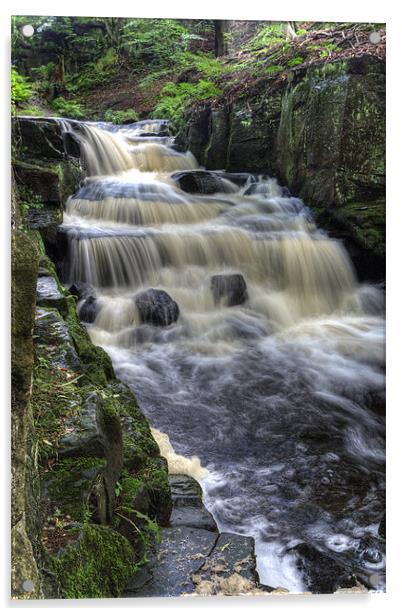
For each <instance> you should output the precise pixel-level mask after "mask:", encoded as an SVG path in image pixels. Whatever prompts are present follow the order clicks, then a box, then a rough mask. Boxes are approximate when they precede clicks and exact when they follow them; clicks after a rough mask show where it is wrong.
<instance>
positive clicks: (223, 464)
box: [61, 120, 384, 591]
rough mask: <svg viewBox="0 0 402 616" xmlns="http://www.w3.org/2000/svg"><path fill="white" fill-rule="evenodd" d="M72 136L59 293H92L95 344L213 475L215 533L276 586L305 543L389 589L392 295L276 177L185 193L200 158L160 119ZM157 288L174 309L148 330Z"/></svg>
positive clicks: (156, 420)
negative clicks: (387, 423) (386, 404)
mask: <svg viewBox="0 0 402 616" xmlns="http://www.w3.org/2000/svg"><path fill="white" fill-rule="evenodd" d="M66 130H73V131H74V133H75V135H76V136H77V138H78V139H79V141H80V143H81V154H82V158H83V163H84V165H85V168H86V169H87V170H88V177H87V178H86V180H85V181H84V182H83V183H82V185H81V187H80V188H79V190H78V191H77V192H76V194H74V195H72V196H70V197H69V199H68V200H67V203H66V208H65V215H64V222H63V226H62V229H61V230H62V232H64V233H65V234H66V236H67V243H68V251H67V256H66V262H65V264H64V272H65V280H64V283H65V284H66V285H67V286H69V285H71V284H73V283H76V284H77V283H82V284H85V285H87V286H88V288H89V289H91V297H92V298H94V299H93V300H91V301H95V302H96V316H95V318H94V321H93V322H92V323H90V324H87V327H88V331H89V333H90V336H91V338H92V340H93V341H94V343H95V344H99V345H101V346H103V347H104V348H105V349H106V350H107V352H108V353H109V354H110V356H111V358H112V360H113V363H114V366H115V369H116V372H117V373H118V375H119V377H120V378H121V379H122V380H124V381H125V382H127V383H128V384H129V385H130V386H131V387H132V388H133V390H134V392H135V393H136V395H137V396H138V398H139V401H140V403H141V406H142V408H143V410H144V413H145V414H146V415H147V416H148V418H149V420H150V422H151V424H152V426H153V428H154V429H155V431H156V432H155V434H161V433H163V435H165V438H166V439H167V440H168V441H169V446H170V443H171V446H173V447H174V451H175V452H176V453H177V455H178V456H179V458H180V456H184V457H185V458H186V459H196V460H197V464H199V465H200V468H201V467H202V468H203V479H202V482H203V487H204V490H205V494H206V500H207V504H208V506H209V508H210V509H211V511H212V512H213V514H214V516H215V518H216V520H217V522H218V524H219V528H220V530H221V531H232V532H237V533H242V534H251V535H253V536H254V537H255V539H256V546H257V555H258V566H259V571H260V576H261V579H262V581H263V582H264V583H266V584H272V585H282V586H286V585H292V588H291V590H295V591H296V590H297V591H299V590H302V588H303V585H302V582H301V578H300V576H299V574H298V572H297V567H296V560H295V556H294V553H293V552H292V549H293V547H294V546H295V545H297V544H298V543H302V542H306V543H308V544H309V545H312V546H314V547H315V548H316V549H318V550H320V551H323V552H324V553H327V554H329V555H331V556H334V557H336V559H337V560H338V561H339V562H341V563H343V564H344V566H346V567H348V566H351V567H353V569H354V570H355V571H357V572H358V573H359V575H360V576H361V579H365V580H366V579H367V580H369V581H368V582H367V583H368V584H371V586H372V587H373V588H379V587H381V584H382V575H383V569H381V567H380V568H379V567H378V566H377V565H376V566H377V568H376V570H375V571H374V569H373V570H371V568H370V567H371V565H370V563H369V562H367V559H366V560H365V558H364V557H363V556H362V554H364V553H365V552H364V549H366V548H364V546H366V547H367V546H369V547H373V549H374V548H375V549H377V550H379V551H380V552H381V553H382V551H383V544H382V543H381V540H380V539H379V537H378V532H377V530H378V521H379V519H380V518H381V515H382V510H383V506H384V476H383V470H384V469H383V465H384V458H383V453H382V452H383V439H384V425H383V419H382V417H380V415H379V414H378V409H379V408H380V407H381V405H382V404H383V396H384V374H383V363H384V348H383V328H384V319H383V296H382V292H381V290H379V289H377V288H375V287H373V286H369V285H364V286H363V285H360V284H359V282H358V280H357V278H356V275H355V272H354V269H353V266H352V263H351V261H350V259H349V256H348V254H347V252H346V251H345V249H344V247H343V246H342V244H341V243H340V242H338V241H336V240H334V239H331V238H329V237H328V236H327V235H326V234H325V233H324V232H322V231H321V230H319V229H318V228H317V227H316V225H315V224H314V221H313V218H312V216H311V213H310V211H309V209H308V208H307V207H306V206H305V205H304V203H303V202H302V201H301V200H300V199H297V198H295V197H293V196H291V195H290V194H289V192H288V191H287V189H285V188H283V187H281V186H280V185H279V184H278V182H277V181H276V179H274V178H268V177H265V176H260V177H256V176H252V175H249V176H248V177H246V178H243V180H244V181H243V180H241V181H239V185H238V184H236V183H235V182H234V181H232V179H234V178H232V179H230V177H228V175H230V174H226V176H225V174H224V173H219V172H217V173H216V174H215V175H214V181H218V180H219V186H220V187H221V188H220V190H219V191H218V192H215V193H210V191H209V193H210V194H196V193H193V194H189V193H186V192H184V191H183V190H182V189H181V188H180V187H179V185H178V183H177V182H176V180H175V177H174V172H176V171H181V172H185V173H190V174H191V173H197V172H198V171H197V168H198V164H197V161H196V160H195V158H194V156H193V155H192V154H191V153H190V152H184V153H183V152H178V151H176V150H175V149H173V148H172V147H171V146H172V145H173V141H174V139H173V137H171V136H170V135H169V129H168V124H167V123H166V122H165V121H157V120H155V121H143V122H138V123H134V124H130V125H126V126H122V127H116V126H114V125H112V124H108V123H90V122H88V123H74V124H70V125H68V126H66ZM244 175H245V174H242V176H244ZM150 289H154V290H156V291H157V292H158V293H159V292H164V293H165V295H163V298H166V294H167V296H168V297H170V299H171V300H172V302H176V304H177V306H178V311H177V314H178V315H179V316H178V317H177V314H176V313H175V314H176V316H175V318H172V319H169V320H168V321H166V322H160V323H159V322H156V321H152V322H151V321H149V320H148V321H147V320H146V319H145V317H144V312H143V310H142V309H141V303H140V299H139V298H141V297H142V295H143V294H144V293H145V296H146V297H147V298H148V299H147V301H150V300H149V297H150V295H149V291H150ZM147 293H148V295H147ZM160 297H162V296H160ZM85 301H86V300H85V297H84V298H83V299H82V300H81V301H80V303H79V310H80V308H81V306H82V305H83V304H84V302H85ZM160 301H162V300H160ZM164 301H165V300H164ZM166 310H167V309H165V312H164V314H165V316H166V314H171V313H170V312H169V311H167V312H166ZM155 318H156V317H155ZM162 321H163V319H162ZM204 469H206V471H205V472H204ZM340 535H342V536H345V537H346V538H347V540H345V543H344V544H345V545H346V546H347V547H346V548H345V549H344V550H338V551H336V550H334V549H332V547H331V546H333V545H335V543H336V541H335V539H334V538H336V537H338V536H340ZM351 545H353V546H355V547H354V548H353V549H351V548H350V546H351ZM367 549H368V548H367ZM335 552H336V553H335ZM374 574H375V576H374V577H372V575H374ZM370 576H371V577H370ZM370 580H371V581H370Z"/></svg>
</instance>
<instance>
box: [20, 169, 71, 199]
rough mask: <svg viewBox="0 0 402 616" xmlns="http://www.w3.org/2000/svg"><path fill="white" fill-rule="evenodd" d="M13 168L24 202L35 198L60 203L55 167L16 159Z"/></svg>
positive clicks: (58, 180) (58, 181)
mask: <svg viewBox="0 0 402 616" xmlns="http://www.w3.org/2000/svg"><path fill="white" fill-rule="evenodd" d="M13 170H14V177H15V180H16V182H17V185H18V187H19V191H20V196H22V197H23V198H24V200H25V201H26V202H29V201H30V199H33V198H35V199H36V200H37V199H40V200H41V201H43V203H52V204H56V205H59V204H60V202H61V193H60V178H59V174H58V173H57V170H56V169H54V168H52V167H45V166H43V165H39V164H33V163H31V162H26V161H22V160H16V161H14V162H13ZM21 191H22V193H21ZM25 193H26V194H25Z"/></svg>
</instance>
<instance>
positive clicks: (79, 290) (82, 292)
mask: <svg viewBox="0 0 402 616" xmlns="http://www.w3.org/2000/svg"><path fill="white" fill-rule="evenodd" d="M68 290H69V292H70V293H71V295H74V296H75V297H76V298H77V299H83V298H84V297H89V296H90V295H92V297H94V295H95V291H94V288H93V286H92V285H90V284H88V283H87V282H75V283H74V284H72V285H71V287H69V289H68Z"/></svg>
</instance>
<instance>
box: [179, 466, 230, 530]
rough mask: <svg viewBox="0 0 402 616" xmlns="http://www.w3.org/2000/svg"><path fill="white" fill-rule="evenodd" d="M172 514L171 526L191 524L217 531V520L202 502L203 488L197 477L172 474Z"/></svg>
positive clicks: (194, 526) (195, 526)
mask: <svg viewBox="0 0 402 616" xmlns="http://www.w3.org/2000/svg"><path fill="white" fill-rule="evenodd" d="M169 484H170V489H171V492H172V503H173V507H172V514H171V517H170V526H191V527H193V528H203V529H205V530H210V531H214V532H215V531H217V530H218V528H217V526H216V522H215V520H214V518H213V516H212V515H211V513H210V512H209V511H208V510H207V509H206V507H205V506H204V504H203V502H202V490H201V487H200V485H199V484H198V482H197V481H196V480H195V479H192V478H191V477H188V476H187V475H170V476H169Z"/></svg>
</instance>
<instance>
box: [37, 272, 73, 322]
mask: <svg viewBox="0 0 402 616" xmlns="http://www.w3.org/2000/svg"><path fill="white" fill-rule="evenodd" d="M36 305H37V306H40V307H42V308H57V310H58V311H59V312H60V314H62V315H64V316H66V315H67V312H68V306H67V300H66V298H65V296H64V295H63V294H62V293H61V291H59V288H58V286H57V283H56V280H55V279H54V278H53V276H40V277H39V278H38V282H37V285H36Z"/></svg>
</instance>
